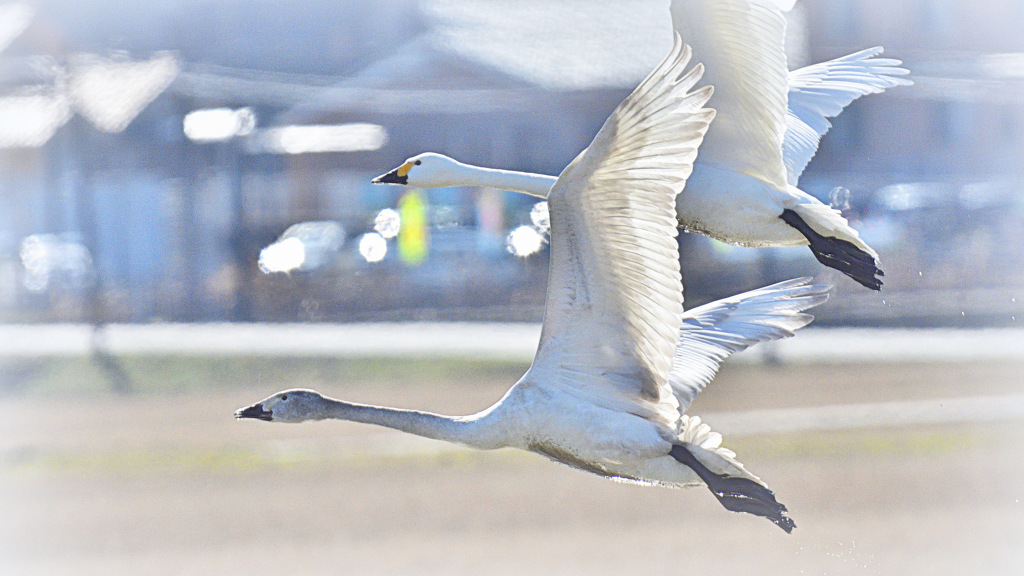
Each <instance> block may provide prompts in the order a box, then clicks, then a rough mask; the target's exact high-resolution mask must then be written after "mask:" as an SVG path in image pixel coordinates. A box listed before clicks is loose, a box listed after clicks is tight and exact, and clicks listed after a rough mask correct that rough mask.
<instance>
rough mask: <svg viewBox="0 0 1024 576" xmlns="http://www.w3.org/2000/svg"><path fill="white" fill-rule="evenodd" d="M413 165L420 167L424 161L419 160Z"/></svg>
mask: <svg viewBox="0 0 1024 576" xmlns="http://www.w3.org/2000/svg"><path fill="white" fill-rule="evenodd" d="M413 164H415V165H417V166H419V165H420V164H423V161H422V160H417V161H415V162H413Z"/></svg>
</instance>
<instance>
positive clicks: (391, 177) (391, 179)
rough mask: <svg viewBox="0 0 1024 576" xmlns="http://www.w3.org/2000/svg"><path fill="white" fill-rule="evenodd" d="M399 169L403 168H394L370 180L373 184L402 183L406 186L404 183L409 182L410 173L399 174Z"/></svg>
mask: <svg viewBox="0 0 1024 576" xmlns="http://www.w3.org/2000/svg"><path fill="white" fill-rule="evenodd" d="M399 170H401V167H399V168H395V169H394V170H392V171H391V172H388V173H387V174H381V175H380V176H377V177H376V178H374V179H373V180H370V183H371V184H402V185H403V186H404V185H406V184H408V183H409V175H408V174H406V175H405V176H399V175H398V171H399Z"/></svg>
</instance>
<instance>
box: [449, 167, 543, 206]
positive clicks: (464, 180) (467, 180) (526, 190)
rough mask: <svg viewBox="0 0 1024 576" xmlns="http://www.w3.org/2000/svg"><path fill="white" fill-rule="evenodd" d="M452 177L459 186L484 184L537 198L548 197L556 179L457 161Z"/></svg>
mask: <svg viewBox="0 0 1024 576" xmlns="http://www.w3.org/2000/svg"><path fill="white" fill-rule="evenodd" d="M453 177H454V179H455V181H456V185H460V186H486V187H489V188H498V189H500V190H511V191H513V192H521V193H523V194H529V195H530V196H536V197H537V198H544V199H546V198H547V197H548V192H550V191H551V187H552V186H554V184H555V181H556V180H558V178H556V177H555V176H545V175H544V174H529V173H527V172H516V171H515V170H498V169H497V168H483V167H480V166H472V165H470V164H463V163H461V162H459V163H458V168H457V171H456V172H455V174H453Z"/></svg>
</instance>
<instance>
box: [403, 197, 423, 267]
mask: <svg viewBox="0 0 1024 576" xmlns="http://www.w3.org/2000/svg"><path fill="white" fill-rule="evenodd" d="M398 214H399V216H400V217H401V221H402V229H401V231H400V232H399V233H398V255H399V257H401V259H402V262H405V263H406V264H408V265H410V266H416V265H418V264H420V263H421V262H423V261H424V260H426V258H427V249H428V248H429V247H430V231H429V230H428V228H427V201H426V198H425V197H424V196H423V194H421V193H420V192H419V191H418V190H410V191H409V192H406V193H405V195H404V196H402V198H401V199H400V200H399V201H398Z"/></svg>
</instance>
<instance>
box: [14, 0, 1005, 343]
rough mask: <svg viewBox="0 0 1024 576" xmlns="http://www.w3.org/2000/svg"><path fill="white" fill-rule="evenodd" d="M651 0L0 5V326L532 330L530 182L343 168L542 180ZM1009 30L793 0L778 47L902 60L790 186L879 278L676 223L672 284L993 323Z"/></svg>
mask: <svg viewBox="0 0 1024 576" xmlns="http://www.w3.org/2000/svg"><path fill="white" fill-rule="evenodd" d="M0 1H2V0H0ZM667 4H668V3H667V1H666V0H642V1H641V0H637V1H632V2H617V1H606V2H603V1H589V2H583V1H580V0H573V1H567V2H560V3H552V2H543V1H540V0H531V1H528V2H517V3H507V2H499V1H496V0H491V1H471V0H418V1H417V0H396V1H389V2H380V3H377V2H372V3H371V2H358V1H346V0H331V1H326V0H309V1H305V2H284V1H280V0H270V1H267V0H262V1H256V0H234V1H231V2H209V1H199V0H187V1H180V0H177V1H170V0H153V1H151V2H146V3H141V4H140V3H135V2H126V1H122V0H100V1H97V2H89V3H68V2H58V1H55V0H37V1H26V2H20V1H19V2H14V3H10V2H8V3H3V4H0V321H5V322H44V321H45V322H53V321H62V322H71V321H73V322H93V323H103V322H112V321H118V322H150V321H157V320H167V321H211V320H237V321H295V320H312V321H363V320H399V319H400V320H411V319H449V320H528V321H539V320H540V315H541V310H542V307H543V298H544V289H543V288H544V284H545V279H546V273H547V254H546V251H545V244H544V235H545V233H546V222H545V215H544V213H543V210H542V208H540V207H537V206H536V202H535V199H532V198H528V197H525V196H520V195H516V194H512V193H507V192H502V191H497V190H480V189H457V188H453V189H446V190H431V191H411V190H407V189H398V188H397V187H382V186H373V185H371V184H370V183H369V182H370V179H371V178H372V177H373V176H375V175H377V174H380V173H382V172H385V171H387V170H389V169H391V168H393V167H394V166H396V165H398V164H399V163H401V162H402V161H403V160H404V159H405V158H407V157H408V156H411V155H413V154H416V153H419V152H422V151H437V152H443V153H446V154H449V155H452V156H454V157H456V158H458V159H460V160H463V161H466V162H470V163H476V164H482V165H489V166H495V167H502V168H510V169H518V170H527V171H534V172H544V173H548V174H557V172H558V171H559V170H560V169H561V167H562V166H564V165H566V164H567V163H568V162H569V161H570V160H571V159H572V158H573V157H575V156H576V154H578V153H579V151H580V150H581V149H582V148H584V147H585V146H586V145H587V144H588V143H589V141H590V139H591V138H592V137H593V134H595V133H596V131H597V129H598V128H599V127H600V125H601V124H602V122H603V121H604V119H605V118H606V117H607V115H608V113H609V112H610V111H611V110H612V108H613V107H614V106H615V105H616V104H617V103H618V101H619V100H621V98H623V97H624V96H625V95H626V94H628V93H629V91H630V90H631V89H632V87H633V86H634V85H635V84H636V83H637V82H638V81H639V80H640V79H641V78H642V77H643V76H644V74H645V73H646V72H647V71H648V70H649V69H650V68H651V67H652V66H653V65H654V64H655V63H656V62H657V61H658V60H659V59H660V57H661V56H662V55H663V53H664V52H665V50H666V49H667V47H668V45H669V44H670V34H671V28H670V21H669V18H668V13H667ZM1021 21H1024V4H1022V3H1021V2H1017V1H1015V0H990V1H986V2H981V3H978V2H967V1H966V0H896V1H889V2H881V1H863V0H856V1H855V0H801V2H800V3H799V4H798V6H797V9H796V10H795V11H794V12H793V13H792V18H791V22H790V38H789V40H790V46H789V48H790V53H791V65H792V66H794V67H796V66H799V65H804V64H808V63H811V62H817V61H820V60H824V59H828V58H834V57H837V56H840V55H844V54H847V53H850V52H853V51H856V50H859V49H862V48H866V47H870V46H875V45H884V46H885V47H886V55H888V56H892V57H895V58H901V59H902V60H904V63H905V66H906V67H907V68H909V69H910V70H911V71H912V77H913V80H914V82H915V85H914V86H912V87H900V88H896V89H892V90H890V91H888V92H887V93H885V94H883V95H878V96H869V97H866V98H863V99H862V100H859V101H857V102H855V103H854V104H853V105H851V106H850V107H849V108H847V109H846V111H845V112H844V113H843V114H842V115H841V116H840V117H838V118H836V119H835V121H834V122H833V124H834V128H833V129H832V131H831V132H830V133H829V134H828V135H827V136H826V137H825V138H824V140H823V142H822V146H821V149H820V151H819V153H818V155H817V157H816V159H815V160H814V161H813V162H812V163H811V165H810V167H809V169H808V171H807V172H806V173H805V175H804V176H803V178H802V180H801V187H802V188H804V189H805V190H807V191H808V192H810V193H812V194H815V195H817V196H818V197H819V198H822V199H823V200H825V201H829V200H830V199H835V200H836V202H837V205H839V206H841V207H843V208H845V210H846V214H847V216H848V217H849V218H851V220H853V221H855V226H856V227H857V228H858V229H859V230H861V233H862V235H863V236H864V237H865V239H866V240H867V241H868V243H870V244H871V245H872V246H874V247H875V248H876V249H878V251H879V252H880V254H881V257H882V260H883V268H884V269H885V271H886V284H885V287H884V288H883V292H882V293H881V294H877V293H871V292H868V291H866V290H863V289H862V288H860V287H859V286H856V285H855V284H853V283H852V282H849V281H847V280H846V279H845V278H843V277H841V276H839V275H837V274H833V273H832V271H830V270H824V269H822V268H821V267H820V266H819V265H818V264H817V263H816V262H815V261H814V259H813V257H812V256H811V254H810V252H809V251H808V250H806V249H802V248H801V249H780V250H753V249H743V248H736V247H732V246H727V245H724V244H721V243H717V242H714V241H710V240H708V239H706V238H704V237H699V236H690V235H684V236H683V237H682V239H681V241H680V242H681V246H682V250H683V269H684V279H685V281H686V289H687V302H688V305H689V304H696V303H701V302H705V301H707V300H710V299H712V298H716V297H720V296H723V295H725V294H730V293H735V292H738V291H740V290H742V289H746V288H752V287H754V286H756V285H760V284H764V283H766V282H768V281H774V280H781V279H783V278H786V277H791V276H794V275H800V274H818V275H820V277H821V278H822V279H825V280H829V281H832V282H834V283H836V284H837V292H839V293H840V294H841V297H838V298H834V299H833V301H832V302H831V303H830V304H829V305H828V306H827V307H825V308H823V309H821V312H820V313H818V314H817V316H818V319H819V322H823V323H832V324H878V325H908V326H909V325H952V326H960V325H971V326H977V325H1015V324H1016V322H1017V317H1018V316H1022V315H1024V240H1022V231H1024V187H1022V184H1024V165H1022V161H1021V160H1022V158H1024V38H1022V37H1021V35H1020V33H1019V31H1018V30H1017V29H1016V28H1017V26H1018V25H1019V23H1020V22H1021ZM837 188H841V189H840V190H838V191H837ZM847 192H848V194H847ZM847 204H848V206H847Z"/></svg>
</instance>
